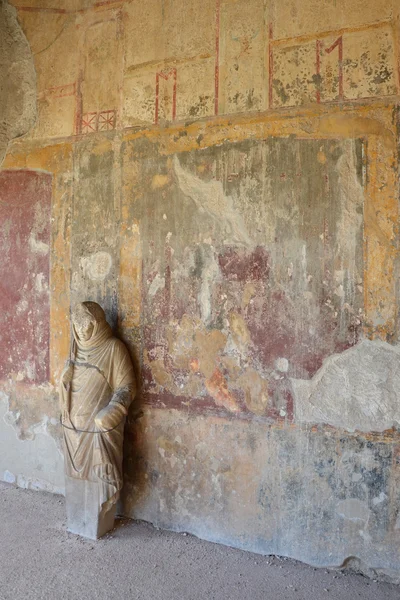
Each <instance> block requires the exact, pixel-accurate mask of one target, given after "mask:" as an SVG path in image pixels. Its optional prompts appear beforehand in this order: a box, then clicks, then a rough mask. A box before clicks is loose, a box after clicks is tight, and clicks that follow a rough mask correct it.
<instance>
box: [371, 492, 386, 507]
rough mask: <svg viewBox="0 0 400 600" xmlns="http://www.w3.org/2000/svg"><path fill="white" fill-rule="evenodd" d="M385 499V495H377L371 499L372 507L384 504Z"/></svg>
mask: <svg viewBox="0 0 400 600" xmlns="http://www.w3.org/2000/svg"><path fill="white" fill-rule="evenodd" d="M386 498H387V496H386V494H384V493H383V492H381V493H380V494H379V496H375V498H373V499H372V504H373V505H374V506H377V505H378V504H381V503H382V502H384V501H385V500H386Z"/></svg>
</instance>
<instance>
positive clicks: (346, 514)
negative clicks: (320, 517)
mask: <svg viewBox="0 0 400 600" xmlns="http://www.w3.org/2000/svg"><path fill="white" fill-rule="evenodd" d="M336 512H337V514H338V515H339V516H340V517H343V519H347V520H349V521H364V522H365V521H368V519H369V514H370V510H369V508H368V506H367V505H366V504H365V502H361V500H358V499H357V498H346V500H341V501H340V502H338V503H337V505H336Z"/></svg>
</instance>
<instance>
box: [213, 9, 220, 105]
mask: <svg viewBox="0 0 400 600" xmlns="http://www.w3.org/2000/svg"><path fill="white" fill-rule="evenodd" d="M220 20H221V0H215V75H214V88H215V91H214V113H215V114H216V115H217V114H218V111H219V37H220V27H221V23H220Z"/></svg>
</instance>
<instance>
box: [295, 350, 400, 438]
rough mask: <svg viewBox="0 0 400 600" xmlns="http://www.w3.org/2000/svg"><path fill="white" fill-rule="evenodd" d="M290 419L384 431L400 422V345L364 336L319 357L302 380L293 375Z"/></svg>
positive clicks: (360, 429) (349, 428)
mask: <svg viewBox="0 0 400 600" xmlns="http://www.w3.org/2000/svg"><path fill="white" fill-rule="evenodd" d="M291 381H292V385H293V391H294V396H295V403H294V404H295V420H296V421H297V422H300V423H326V424H329V425H332V426H334V427H339V428H344V429H347V430H348V431H356V430H358V431H384V430H386V429H390V428H391V427H393V426H398V425H399V424H400V403H399V401H398V399H399V398H400V348H399V347H398V346H391V345H390V344H387V343H386V342H382V341H378V340H376V341H373V342H372V341H370V340H363V341H361V342H360V343H359V344H357V345H356V346H354V347H353V348H350V349H349V350H346V351H345V352H343V353H341V354H334V355H332V356H330V357H329V358H327V359H326V360H325V361H324V364H323V366H322V367H321V369H319V371H318V372H317V373H316V374H315V376H314V377H313V378H312V379H311V380H309V381H307V380H302V379H292V380H291Z"/></svg>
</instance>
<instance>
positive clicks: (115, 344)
mask: <svg viewBox="0 0 400 600" xmlns="http://www.w3.org/2000/svg"><path fill="white" fill-rule="evenodd" d="M110 343H111V344H112V348H113V350H115V351H117V352H120V353H122V354H127V355H128V356H129V351H128V348H127V347H126V344H124V342H123V341H122V340H120V339H119V338H117V337H112V338H111V340H110Z"/></svg>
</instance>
